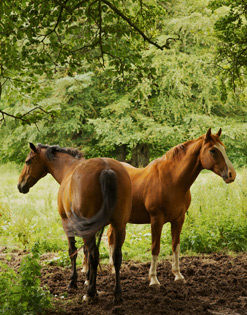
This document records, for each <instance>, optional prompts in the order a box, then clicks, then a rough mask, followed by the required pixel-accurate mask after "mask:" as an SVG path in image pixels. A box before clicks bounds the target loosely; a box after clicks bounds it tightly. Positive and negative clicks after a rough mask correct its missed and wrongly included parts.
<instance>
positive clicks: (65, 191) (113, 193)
mask: <svg viewBox="0 0 247 315" xmlns="http://www.w3.org/2000/svg"><path fill="white" fill-rule="evenodd" d="M30 148H31V152H30V153H29V154H28V156H27V158H26V160H25V165H24V167H23V170H22V172H21V174H20V176H19V181H18V189H19V191H20V192H21V193H24V194H25V193H27V192H28V191H29V189H30V188H31V187H32V186H33V185H34V184H35V183H36V182H37V181H38V180H39V179H40V178H42V177H44V176H45V175H46V174H47V173H50V174H51V175H52V176H53V177H54V178H55V180H56V181H57V182H58V183H59V184H60V188H59V191H58V210H59V214H60V216H61V220H62V225H63V228H64V231H65V233H66V235H67V238H68V245H69V255H70V258H71V265H72V274H71V277H70V283H69V288H77V270H76V257H77V248H76V246H75V235H78V236H81V237H82V238H83V240H84V246H85V248H86V251H87V253H88V256H87V258H88V275H87V276H88V280H89V286H88V289H87V294H86V295H85V296H84V300H89V299H93V298H95V297H96V295H97V293H96V276H97V266H98V263H99V249H98V245H99V244H98V245H96V238H95V234H96V232H98V231H100V230H102V229H103V228H104V227H105V226H106V225H108V224H109V223H111V226H112V230H113V234H114V239H115V243H114V250H113V261H114V267H115V269H116V277H115V289H114V302H115V303H118V302H121V300H122V290H121V285H120V275H119V272H120V267H121V262H122V250H121V248H122V245H123V242H124V239H125V227H126V223H127V222H128V220H129V216H130V211H131V183H130V178H129V175H128V172H127V171H126V170H125V168H124V166H123V165H121V164H120V162H118V161H116V160H113V159H110V158H93V159H88V160H86V159H84V158H83V157H82V154H81V153H80V152H79V151H77V150H74V149H69V148H61V147H59V146H48V145H41V144H39V145H38V146H37V147H36V146H35V145H34V144H32V143H30Z"/></svg>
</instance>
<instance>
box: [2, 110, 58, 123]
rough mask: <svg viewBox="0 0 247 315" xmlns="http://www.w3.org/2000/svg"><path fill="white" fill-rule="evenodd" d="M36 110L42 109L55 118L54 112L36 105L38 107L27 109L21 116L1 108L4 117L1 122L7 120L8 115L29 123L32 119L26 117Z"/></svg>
mask: <svg viewBox="0 0 247 315" xmlns="http://www.w3.org/2000/svg"><path fill="white" fill-rule="evenodd" d="M36 110H40V111H41V112H43V113H44V114H49V115H50V116H51V117H52V118H53V114H51V113H49V112H47V111H46V110H44V109H43V108H42V107H41V106H36V107H34V108H32V109H31V110H29V111H27V112H26V113H24V114H23V115H20V116H19V115H13V114H10V113H7V112H5V111H3V110H1V109H0V114H1V115H2V118H1V119H0V122H5V116H8V117H11V118H14V119H16V120H20V121H22V122H25V123H28V122H29V121H30V120H29V119H28V118H25V117H26V116H27V115H29V114H31V113H32V112H34V111H36Z"/></svg>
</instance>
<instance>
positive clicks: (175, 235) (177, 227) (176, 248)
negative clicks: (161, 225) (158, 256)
mask: <svg viewBox="0 0 247 315" xmlns="http://www.w3.org/2000/svg"><path fill="white" fill-rule="evenodd" d="M183 223H184V216H182V217H179V218H178V219H177V220H176V221H173V222H171V234H172V252H173V262H172V273H173V274H174V276H175V281H183V282H185V279H184V276H183V275H182V274H181V273H180V267H179V253H180V233H181V230H182V226H183Z"/></svg>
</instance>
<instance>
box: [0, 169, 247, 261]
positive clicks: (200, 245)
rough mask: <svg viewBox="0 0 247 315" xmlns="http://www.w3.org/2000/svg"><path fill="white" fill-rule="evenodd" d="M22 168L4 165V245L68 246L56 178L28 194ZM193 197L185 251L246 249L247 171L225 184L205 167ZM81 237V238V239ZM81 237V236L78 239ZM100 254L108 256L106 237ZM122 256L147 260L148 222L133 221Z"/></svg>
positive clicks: (165, 240) (166, 241) (0, 221)
mask: <svg viewBox="0 0 247 315" xmlns="http://www.w3.org/2000/svg"><path fill="white" fill-rule="evenodd" d="M19 172H20V169H18V168H17V166H16V165H14V164H7V165H2V166H0V187H1V189H0V214H1V216H0V246H5V247H6V248H7V249H9V250H12V249H14V248H27V249H30V248H31V247H32V246H33V244H34V243H35V242H39V244H40V250H41V251H43V252H46V251H56V252H58V251H63V252H64V251H66V253H67V240H66V237H65V234H64V232H63V229H62V225H61V221H60V217H59V214H58V211H57V201H56V200H57V192H58V187H59V186H58V184H57V183H56V182H55V180H54V179H53V178H52V177H51V176H50V175H47V176H46V177H45V178H43V179H42V180H40V181H39V182H38V183H37V184H36V185H35V186H34V187H33V188H31V190H30V192H29V193H28V194H26V195H23V194H20V193H19V192H18V190H17V181H18V175H19ZM191 192H192V203H191V206H190V208H189V211H188V215H186V219H185V223H184V226H183V230H182V233H181V251H182V253H201V252H205V253H209V252H212V251H246V250H247V171H246V169H242V170H239V171H238V174H237V178H236V181H235V182H234V183H232V184H230V185H226V184H225V183H224V182H223V180H222V179H221V178H220V177H218V176H216V175H215V174H213V173H211V172H205V171H204V172H202V173H201V174H200V175H199V177H198V179H197V180H196V182H195V183H194V184H193V186H192V189H191ZM78 241H79V239H78ZM79 242H80V243H81V241H79ZM100 251H101V256H102V257H103V258H107V257H108V246H107V242H106V238H104V239H103V241H102V244H101V250H100ZM123 254H124V259H136V260H149V259H150V256H151V230H150V225H134V224H129V225H128V227H127V235H126V241H125V243H124V246H123ZM169 254H171V236H170V224H169V223H167V224H165V225H164V227H163V231H162V238H161V256H163V257H164V256H166V255H169Z"/></svg>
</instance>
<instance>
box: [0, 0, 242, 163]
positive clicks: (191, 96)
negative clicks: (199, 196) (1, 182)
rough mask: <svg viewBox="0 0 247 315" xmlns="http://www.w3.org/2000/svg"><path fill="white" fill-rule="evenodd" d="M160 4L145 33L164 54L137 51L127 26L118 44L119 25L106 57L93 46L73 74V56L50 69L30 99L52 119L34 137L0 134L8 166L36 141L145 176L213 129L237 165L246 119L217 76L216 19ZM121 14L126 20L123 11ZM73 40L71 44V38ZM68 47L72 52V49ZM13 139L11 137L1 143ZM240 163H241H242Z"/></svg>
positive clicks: (203, 8)
mask: <svg viewBox="0 0 247 315" xmlns="http://www.w3.org/2000/svg"><path fill="white" fill-rule="evenodd" d="M82 2H83V3H84V5H86V3H88V4H89V2H88V1H85V2H84V1H82ZM82 2H81V3H82ZM52 3H53V2H52ZM57 3H58V2H57ZM68 3H71V4H72V1H71V2H67V4H68ZM95 3H96V2H95ZM102 3H103V2H102ZM129 3H130V2H129ZM143 3H144V2H141V1H139V2H138V1H137V2H135V1H133V3H132V4H131V3H130V4H131V5H130V6H129V7H128V10H129V12H130V13H128V14H130V15H131V16H133V14H134V13H136V12H141V11H138V10H137V7H138V6H137V5H139V4H143ZM147 3H148V4H153V3H154V2H153V1H149V2H147ZM161 4H162V5H161V6H160V7H156V10H158V9H159V10H161V11H159V12H158V13H157V16H156V18H157V17H158V16H159V14H161V15H160V16H162V18H161V19H159V21H157V20H156V24H155V23H153V24H152V23H151V24H150V30H149V31H152V32H153V33H152V34H153V36H154V35H155V42H156V43H159V45H164V43H165V44H166V45H168V43H169V48H170V49H167V50H165V51H162V50H161V49H157V46H155V45H153V44H150V43H148V42H146V44H145V45H143V37H142V36H141V35H140V34H139V36H137V35H136V36H134V35H132V31H134V32H136V30H134V29H132V27H131V26H130V25H129V24H128V23H127V22H126V21H125V20H123V21H122V22H121V23H123V25H125V27H126V29H127V28H128V29H129V33H125V34H124V35H123V34H122V28H121V30H119V32H120V35H119V36H120V37H118V34H117V33H118V27H119V26H121V27H122V24H121V23H120V24H119V26H118V24H117V23H116V21H117V20H114V19H113V20H111V19H110V20H109V21H108V22H107V23H108V24H107V25H108V29H109V30H110V29H111V28H110V26H113V25H115V28H114V27H113V31H114V32H115V33H114V34H115V36H116V38H117V39H118V41H117V40H116V38H115V37H114V36H113V37H109V38H108V39H109V42H110V43H109V45H113V46H107V45H106V47H108V48H109V50H108V52H110V53H108V54H103V55H100V57H99V55H97V54H96V52H98V53H100V52H101V50H100V49H101V48H100V46H97V47H96V46H95V47H93V48H92V49H91V50H88V51H85V52H84V54H83V56H81V55H80V56H81V58H84V57H85V56H86V58H84V59H76V60H79V61H80V63H79V64H76V62H75V61H73V60H74V58H75V57H74V56H72V57H71V58H72V59H69V61H68V62H67V63H66V64H63V65H62V63H61V67H60V68H59V70H58V71H57V72H56V73H55V74H54V71H53V72H52V71H51V72H49V71H50V70H51V69H53V70H54V69H55V68H56V67H55V66H54V64H53V63H51V68H49V71H47V73H46V75H44V73H43V74H40V76H38V80H39V91H37V90H36V88H33V90H32V91H33V93H37V94H38V95H39V100H38V102H37V104H36V105H37V107H40V108H42V109H45V110H46V111H47V112H49V113H50V115H51V116H50V117H47V116H46V117H47V120H42V121H39V122H37V127H38V128H39V129H37V128H36V127H35V126H28V127H27V126H25V125H22V124H20V123H18V122H11V124H10V123H8V124H7V126H5V127H4V128H2V129H1V131H0V136H1V137H2V139H4V140H3V144H2V146H1V148H0V152H1V155H2V156H4V158H5V160H9V159H12V160H21V159H22V158H23V157H22V156H23V146H24V144H25V143H27V142H28V141H32V142H45V143H49V144H60V145H62V146H76V147H79V148H81V149H82V150H83V151H85V153H86V154H87V156H88V157H92V156H99V155H101V156H112V157H115V158H118V159H120V160H127V161H129V162H131V163H132V164H133V165H136V166H144V165H146V164H147V163H148V161H149V160H150V159H151V160H152V159H154V158H157V157H159V156H161V155H163V154H164V153H165V152H166V151H167V150H168V149H170V148H171V147H172V146H174V145H176V144H178V143H181V142H184V141H186V140H188V139H192V138H196V137H198V136H200V135H201V134H203V133H204V132H205V131H206V130H207V128H208V127H214V126H215V128H216V129H217V128H218V127H222V128H223V132H224V134H225V135H226V139H224V142H225V143H226V144H227V146H228V149H229V148H230V156H231V158H232V157H233V158H236V159H238V161H240V158H239V156H242V155H241V152H243V150H245V146H243V140H244V138H245V136H246V127H245V126H246V125H244V124H243V119H242V118H243V117H245V115H246V107H245V103H244V100H241V99H240V98H239V97H238V95H236V94H233V93H231V92H230V93H229V91H228V90H227V86H226V85H225V84H223V83H222V80H221V77H220V76H219V73H218V72H217V68H215V64H214V53H215V47H216V40H215V37H214V36H213V35H214V33H213V25H214V23H215V21H216V20H217V19H218V17H219V13H218V12H215V13H212V11H211V10H210V9H209V8H207V3H205V1H203V0H201V1H196V2H194V1H192V0H191V1H184V0H179V1H173V0H171V1H166V2H165V6H164V3H163V2H162V3H161ZM119 5H120V7H121V5H123V2H119ZM132 5H133V8H132ZM88 8H89V7H88ZM91 8H94V6H91ZM118 8H119V7H118ZM157 8H158V9H157ZM108 9H109V8H108ZM149 9H150V10H151V7H149ZM164 9H165V13H166V15H165V16H164ZM95 10H96V7H95ZM97 10H98V9H97ZM97 10H96V11H95V12H99V11H97ZM109 10H110V9H109ZM122 10H123V12H127V11H125V7H123V8H122ZM107 12H108V11H107ZM155 12H157V11H155ZM160 12H161V13H160ZM149 13H150V14H151V11H150V12H149ZM126 14H127V13H126ZM144 17H145V16H143V18H144ZM118 19H120V18H118ZM136 19H137V16H136ZM134 21H135V19H134ZM137 21H138V19H137ZM147 21H148V19H147ZM153 21H154V20H153ZM145 22H146V21H145ZM76 23H77V22H75V24H76ZM94 23H96V22H95V21H94V22H92V24H91V26H92V25H94ZM125 23H127V24H125ZM138 23H139V22H138ZM138 25H139V24H138ZM144 25H147V24H144ZM76 27H77V24H76V25H75V28H76ZM95 27H96V28H97V25H96V26H95ZM146 27H147V26H146ZM130 30H131V31H130ZM109 32H110V31H109ZM107 34H108V36H110V35H109V34H110V33H107ZM121 34H122V35H121ZM77 35H78V34H77ZM69 38H70V40H71V39H75V38H76V37H74V33H73V34H72V35H71V36H70V37H69ZM114 38H115V41H114V40H113V39H114ZM150 38H151V37H150ZM67 40H68V38H67ZM152 41H153V40H152ZM118 44H119V45H118ZM72 45H77V43H73V41H72ZM167 47H168V46H167ZM113 52H114V54H113ZM91 53H92V54H91ZM95 56H98V57H97V58H94V57H95ZM71 60H72V61H73V62H72V63H70V61H71ZM79 61H78V62H79ZM45 64H46V63H45ZM102 64H103V67H102ZM31 65H32V63H30V66H31ZM49 73H51V74H53V78H54V80H53V81H48V78H49V76H50V74H49ZM8 84H9V82H8ZM6 87H8V85H6ZM5 91H7V89H5ZM10 91H11V89H9V92H10ZM7 94H8V95H11V93H7ZM29 95H30V92H29V93H28V96H29ZM35 95H36V94H35ZM14 99H15V101H14ZM23 99H24V100H25V97H24V98H23ZM37 99H38V98H37ZM6 104H8V106H9V107H8V109H13V110H15V109H16V108H18V104H20V103H19V100H17V98H16V96H15V95H13V102H7V103H6ZM30 104H31V101H30ZM30 107H31V105H29V107H27V110H29V109H30ZM31 109H32V107H31ZM10 130H11V135H10V136H8V137H6V136H5V135H6V134H9V133H10ZM5 139H6V140H5ZM234 148H237V149H234ZM231 149H232V150H231ZM25 154H26V152H25ZM243 163H244V159H242V160H241V161H240V162H239V164H240V165H242V164H243Z"/></svg>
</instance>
